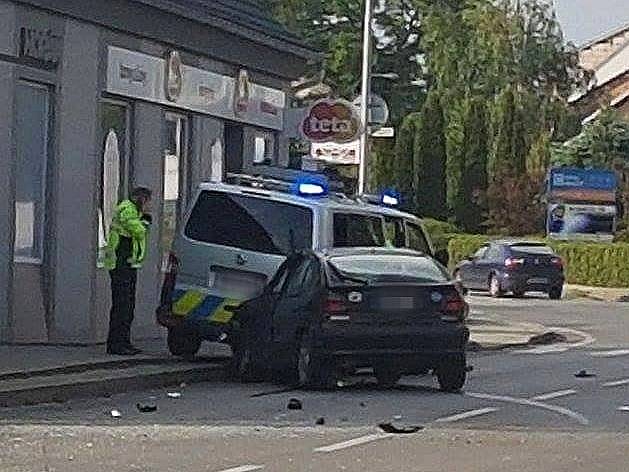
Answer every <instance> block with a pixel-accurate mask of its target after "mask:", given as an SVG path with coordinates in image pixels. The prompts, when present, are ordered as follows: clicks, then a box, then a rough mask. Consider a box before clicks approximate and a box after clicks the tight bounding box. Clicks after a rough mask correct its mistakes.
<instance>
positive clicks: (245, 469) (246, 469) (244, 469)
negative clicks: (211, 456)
mask: <svg viewBox="0 0 629 472" xmlns="http://www.w3.org/2000/svg"><path fill="white" fill-rule="evenodd" d="M261 469H264V466H263V465H241V466H240V467H234V468H232V469H225V470H221V471H220V472H252V471H254V470H261Z"/></svg>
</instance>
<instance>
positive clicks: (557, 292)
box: [548, 287, 563, 300]
mask: <svg viewBox="0 0 629 472" xmlns="http://www.w3.org/2000/svg"><path fill="white" fill-rule="evenodd" d="M562 295H563V287H553V288H551V289H550V290H549V292H548V298H550V299H551V300H561V297H562Z"/></svg>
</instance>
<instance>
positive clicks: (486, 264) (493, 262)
mask: <svg viewBox="0 0 629 472" xmlns="http://www.w3.org/2000/svg"><path fill="white" fill-rule="evenodd" d="M501 255H502V249H501V247H500V246H498V245H496V244H490V245H489V247H487V250H486V251H485V252H484V253H483V254H482V256H481V257H480V258H479V259H478V260H477V261H475V264H474V265H475V272H476V284H477V285H476V286H477V288H479V289H484V290H486V289H487V288H488V287H489V277H490V274H491V273H492V272H493V271H494V270H495V269H496V268H497V265H498V261H499V260H500V257H501Z"/></svg>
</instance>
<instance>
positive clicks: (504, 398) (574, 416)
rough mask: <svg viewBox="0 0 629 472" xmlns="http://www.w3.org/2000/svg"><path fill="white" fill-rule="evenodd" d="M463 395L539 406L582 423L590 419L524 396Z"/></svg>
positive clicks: (587, 422) (586, 423)
mask: <svg viewBox="0 0 629 472" xmlns="http://www.w3.org/2000/svg"><path fill="white" fill-rule="evenodd" d="M465 395H467V396H468V397H473V398H479V399H481V400H494V401H497V402H504V403H513V404H516V405H523V406H532V407H536V408H541V409H543V410H548V411H554V412H555V413H559V414H560V415H564V416H567V417H569V418H571V419H573V420H575V421H577V422H578V423H580V424H582V425H588V424H590V421H589V420H588V419H587V418H586V417H585V416H583V415H582V414H580V413H577V412H575V411H572V410H569V409H567V408H563V407H560V406H555V405H548V404H547V403H541V402H536V401H534V400H527V399H525V398H514V397H507V396H502V395H488V394H486V393H466V394H465Z"/></svg>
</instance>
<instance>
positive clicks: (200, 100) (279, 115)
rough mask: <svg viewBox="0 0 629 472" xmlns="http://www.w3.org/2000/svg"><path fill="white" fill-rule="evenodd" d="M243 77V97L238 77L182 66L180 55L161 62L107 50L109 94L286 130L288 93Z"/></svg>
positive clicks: (133, 53)
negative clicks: (285, 114) (237, 88)
mask: <svg viewBox="0 0 629 472" xmlns="http://www.w3.org/2000/svg"><path fill="white" fill-rule="evenodd" d="M239 78H240V80H238V85H239V90H240V91H242V93H240V91H239V92H238V93H237V90H236V85H237V81H236V79H235V78H233V77H229V76H225V75H221V74H217V73H214V72H210V71H206V70H203V69H199V68H196V67H190V66H187V65H184V64H182V63H181V59H180V57H179V54H177V53H171V54H170V55H169V56H168V59H162V58H159V57H154V56H149V55H146V54H142V53H138V52H135V51H129V50H126V49H121V48H118V47H113V46H111V47H109V54H108V66H107V91H108V92H109V93H113V94H116V95H122V96H126V97H132V98H137V99H141V100H147V101H150V102H156V103H161V104H165V105H169V106H173V105H174V106H176V107H178V108H182V109H185V110H191V111H195V112H198V113H203V114H207V115H211V116H216V117H219V118H224V119H228V120H233V121H239V122H243V123H249V124H252V125H255V126H260V127H263V128H269V129H276V130H282V129H283V126H284V108H285V106H286V95H285V94H284V92H282V91H281V90H276V89H272V88H269V87H264V86H261V85H257V84H253V83H250V82H249V79H248V75H246V74H241V75H239ZM240 86H242V89H241V88H240Z"/></svg>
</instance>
